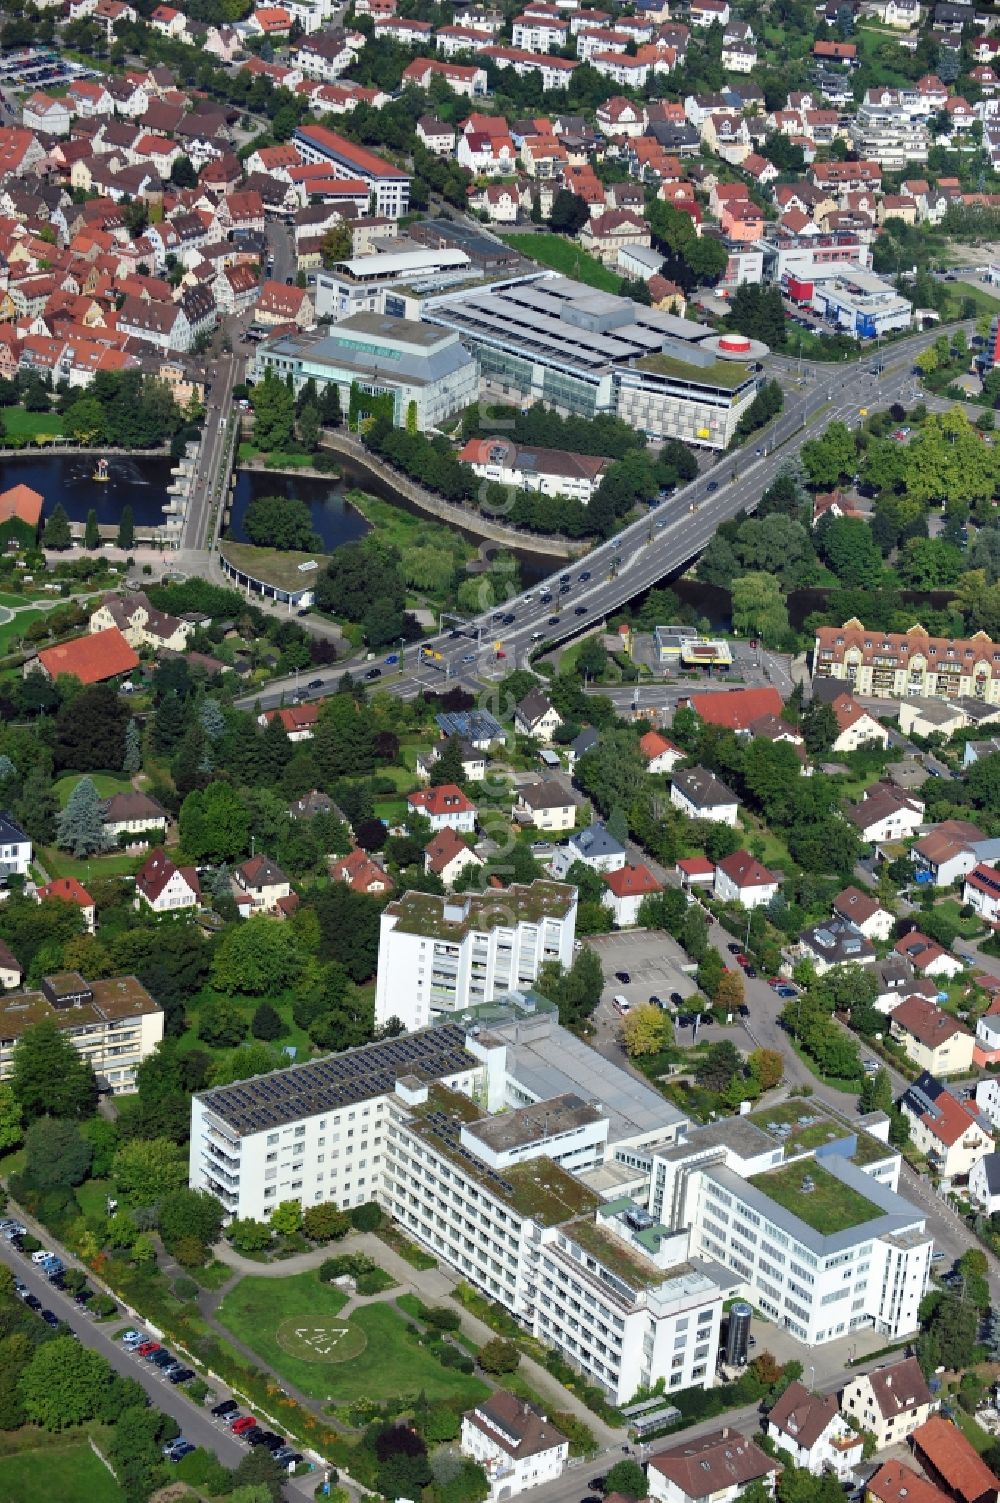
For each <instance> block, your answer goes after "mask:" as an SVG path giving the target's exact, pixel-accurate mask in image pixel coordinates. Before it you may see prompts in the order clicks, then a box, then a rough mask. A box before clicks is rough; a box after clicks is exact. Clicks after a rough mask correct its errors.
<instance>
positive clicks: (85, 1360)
mask: <svg viewBox="0 0 1000 1503" xmlns="http://www.w3.org/2000/svg"><path fill="white" fill-rule="evenodd" d="M110 1377H111V1371H110V1368H109V1367H108V1364H107V1362H106V1361H105V1359H104V1358H103V1357H102V1356H101V1355H100V1353H98V1352H93V1351H91V1350H90V1348H89V1347H85V1346H83V1345H82V1344H81V1343H80V1342H79V1341H77V1340H76V1339H75V1337H73V1336H56V1337H55V1338H54V1340H52V1341H46V1342H44V1343H43V1344H42V1345H41V1346H39V1347H37V1348H36V1350H35V1353H34V1355H33V1356H32V1358H31V1361H30V1362H29V1363H28V1365H27V1367H26V1368H25V1369H24V1372H23V1373H22V1375H21V1397H22V1399H23V1401H24V1407H25V1410H26V1411H27V1414H28V1417H29V1419H31V1420H33V1421H34V1422H35V1424H38V1425H41V1426H43V1428H44V1429H46V1430H65V1429H66V1428H67V1427H68V1426H70V1425H82V1424H83V1423H84V1421H85V1420H89V1419H93V1418H94V1416H95V1415H96V1414H98V1413H99V1412H101V1411H102V1409H103V1406H104V1397H105V1393H106V1391H107V1389H108V1386H109V1379H110Z"/></svg>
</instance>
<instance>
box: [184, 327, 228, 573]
mask: <svg viewBox="0 0 1000 1503" xmlns="http://www.w3.org/2000/svg"><path fill="white" fill-rule="evenodd" d="M238 360H239V356H238V355H236V354H235V353H230V354H228V355H220V356H219V358H218V360H216V361H215V364H214V369H211V370H210V379H211V391H210V392H209V395H208V400H207V402H206V404H205V426H204V430H203V437H202V441H201V447H200V449H199V450H198V458H197V460H196V461H195V470H194V479H193V481H192V485H191V494H190V499H189V501H188V508H187V514H186V516H185V518H184V526H183V528H182V529H181V547H182V548H187V549H199V548H204V547H205V545H206V544H205V533H206V531H207V528H208V518H209V514H210V511H211V502H212V483H213V481H214V479H215V475H216V471H217V470H218V466H219V461H220V459H221V457H222V448H223V444H224V442H225V437H226V428H227V426H228V422H229V412H230V405H231V401H232V393H233V383H234V381H235V379H236V366H237V363H238Z"/></svg>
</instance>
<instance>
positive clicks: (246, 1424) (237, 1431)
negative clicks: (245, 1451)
mask: <svg viewBox="0 0 1000 1503" xmlns="http://www.w3.org/2000/svg"><path fill="white" fill-rule="evenodd" d="M229 1428H230V1429H231V1430H232V1432H233V1434H234V1435H246V1433H247V1431H248V1430H256V1429H257V1421H256V1420H255V1419H253V1418H252V1417H251V1416H250V1415H249V1414H245V1415H244V1416H243V1418H242V1419H238V1420H236V1422H235V1424H232V1425H230V1427H229Z"/></svg>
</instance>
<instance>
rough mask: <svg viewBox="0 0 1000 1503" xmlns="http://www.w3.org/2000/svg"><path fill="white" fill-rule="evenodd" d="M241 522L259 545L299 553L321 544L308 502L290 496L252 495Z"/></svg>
mask: <svg viewBox="0 0 1000 1503" xmlns="http://www.w3.org/2000/svg"><path fill="white" fill-rule="evenodd" d="M313 411H315V409H313ZM243 526H244V528H245V529H246V534H247V537H248V538H249V539H250V541H251V543H254V544H255V545H256V546H257V547H259V548H278V549H281V550H284V551H289V550H297V551H299V552H302V553H312V552H316V551H318V550H319V549H320V548H322V539H321V538H320V536H319V534H318V533H317V532H316V530H315V529H314V527H313V525H312V514H311V513H310V511H309V508H308V506H307V505H306V503H305V502H304V501H299V500H297V499H296V498H295V497H292V496H255V497H254V499H253V500H252V501H251V502H250V505H249V506H248V507H247V511H246V516H245V518H244V521H243Z"/></svg>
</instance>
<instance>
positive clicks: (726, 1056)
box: [694, 1039, 743, 1091]
mask: <svg viewBox="0 0 1000 1503" xmlns="http://www.w3.org/2000/svg"><path fill="white" fill-rule="evenodd" d="M742 1068H743V1061H742V1060H741V1059H740V1051H739V1050H738V1049H737V1047H736V1045H735V1044H731V1043H730V1042H729V1040H728V1039H726V1040H724V1041H723V1042H722V1043H721V1044H710V1045H709V1047H708V1049H707V1051H706V1052H705V1054H704V1055H703V1057H702V1058H701V1059H700V1060H699V1061H698V1063H697V1065H696V1066H695V1071H694V1074H695V1079H696V1080H697V1082H698V1084H699V1085H703V1086H704V1087H705V1088H706V1090H709V1091H724V1090H725V1089H726V1087H727V1086H728V1084H729V1082H730V1081H731V1080H732V1078H733V1076H734V1075H737V1074H738V1073H739V1072H740V1071H741V1070H742Z"/></svg>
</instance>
